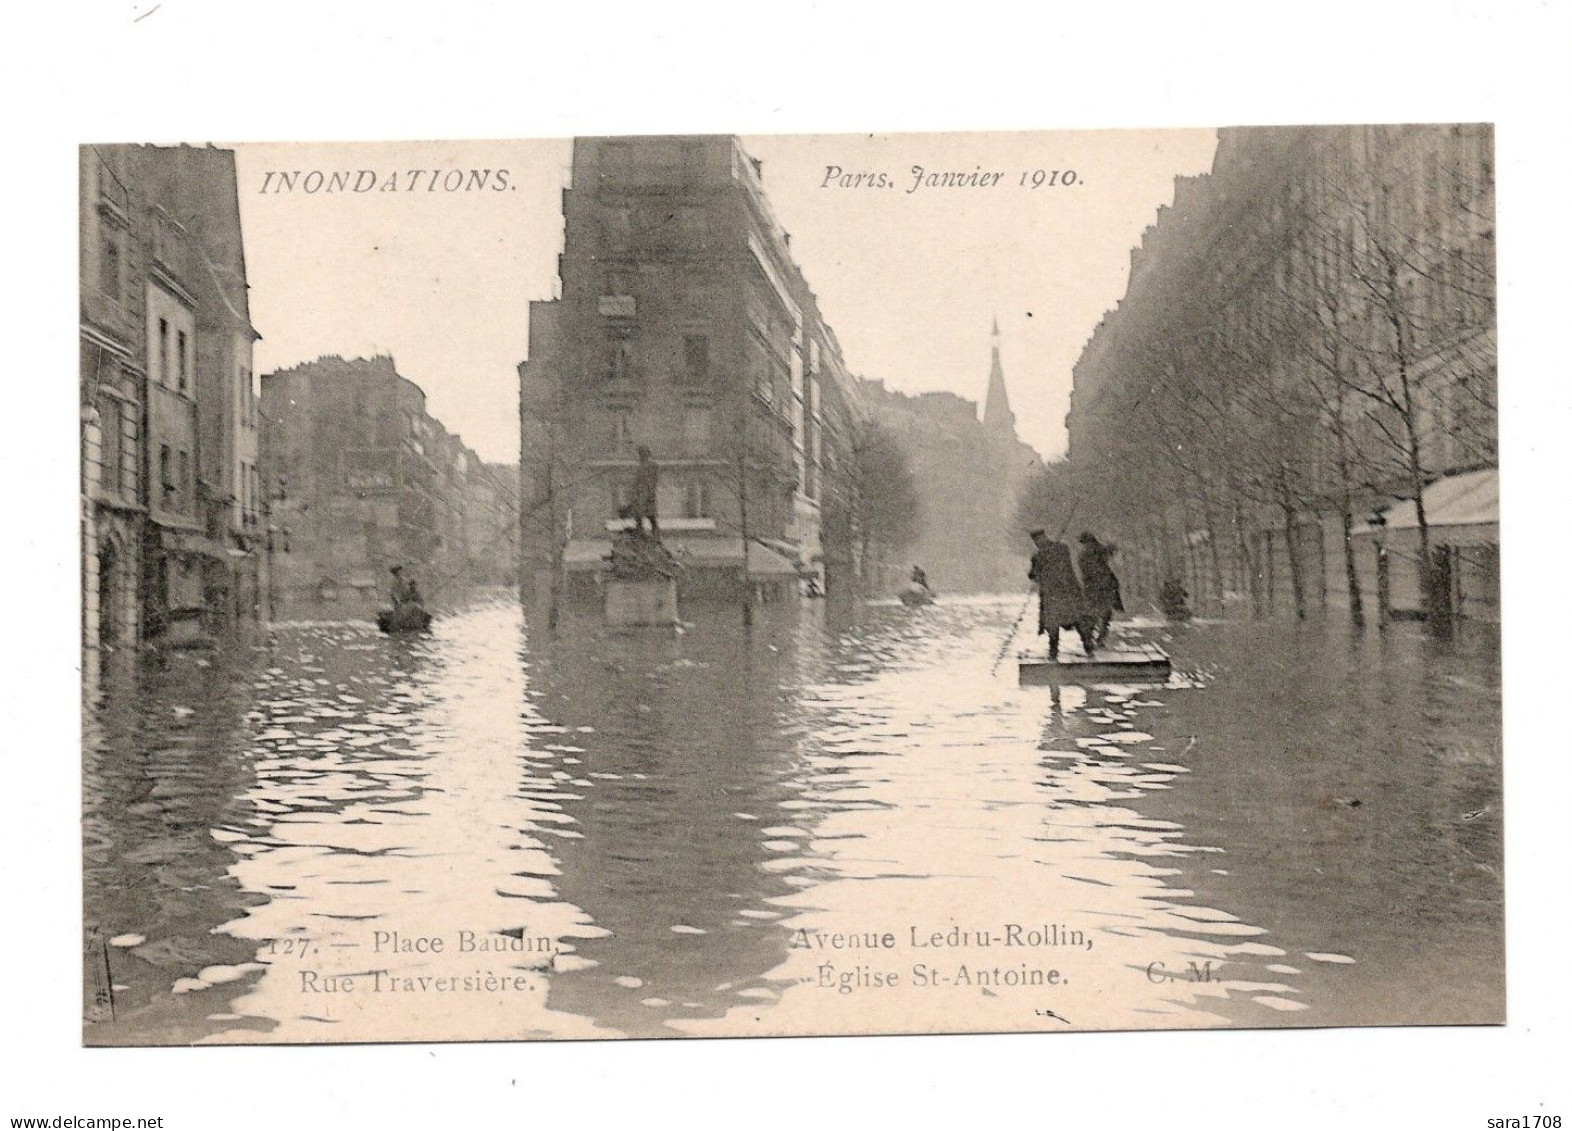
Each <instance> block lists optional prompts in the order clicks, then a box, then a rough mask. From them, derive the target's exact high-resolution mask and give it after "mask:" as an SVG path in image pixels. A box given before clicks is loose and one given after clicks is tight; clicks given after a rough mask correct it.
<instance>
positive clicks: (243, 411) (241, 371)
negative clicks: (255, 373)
mask: <svg viewBox="0 0 1572 1131" xmlns="http://www.w3.org/2000/svg"><path fill="white" fill-rule="evenodd" d="M235 385H236V386H237V388H236V395H237V396H238V397H239V398H240V425H241V427H243V428H255V427H256V426H257V420H256V404H255V398H254V397H253V396H252V394H251V370H249V369H247V368H246V367H245V366H243V365H242V366H240V367H239V368H238V369H237V370H236V372H235Z"/></svg>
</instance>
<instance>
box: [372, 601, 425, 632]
mask: <svg viewBox="0 0 1572 1131" xmlns="http://www.w3.org/2000/svg"><path fill="white" fill-rule="evenodd" d="M377 627H378V628H380V629H381V630H382V631H383V632H386V633H388V634H389V635H392V634H394V633H400V632H425V631H426V630H427V629H429V628H430V627H431V614H430V613H428V612H427V611H426V610H425V609H424V608H422V607H421V606H420V605H401V606H400V607H398V608H396V609H382V610H380V611H379V612H378V613H377Z"/></svg>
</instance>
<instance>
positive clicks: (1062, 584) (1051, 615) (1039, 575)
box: [1026, 530, 1095, 660]
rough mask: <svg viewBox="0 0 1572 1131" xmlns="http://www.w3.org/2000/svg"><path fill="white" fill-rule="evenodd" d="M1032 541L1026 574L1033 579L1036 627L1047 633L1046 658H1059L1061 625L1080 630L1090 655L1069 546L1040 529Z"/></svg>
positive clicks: (1089, 632) (1082, 600)
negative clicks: (1035, 590) (1032, 549)
mask: <svg viewBox="0 0 1572 1131" xmlns="http://www.w3.org/2000/svg"><path fill="white" fill-rule="evenodd" d="M1032 542H1033V544H1034V545H1035V546H1036V547H1037V550H1036V552H1035V553H1033V554H1032V568H1031V569H1030V570H1029V571H1028V572H1027V574H1026V576H1027V577H1028V578H1030V579H1031V580H1032V581H1035V582H1036V583H1037V631H1038V633H1039V634H1042V633H1047V634H1048V658H1049V659H1050V660H1057V659H1058V658H1059V630H1060V629H1061V628H1074V629H1075V630H1076V632H1078V633H1079V634H1080V637H1081V647H1083V648H1084V649H1086V654H1087V655H1088V656H1090V655H1092V654H1093V653H1094V651H1095V649H1094V647H1093V644H1092V625H1091V618H1090V617H1089V616H1088V615H1087V609H1086V598H1085V596H1084V595H1083V594H1082V592H1081V583H1080V582H1079V581H1078V580H1077V579H1076V576H1075V564H1074V563H1073V562H1072V561H1071V559H1070V547H1068V546H1066V545H1065V544H1064V543H1063V542H1058V541H1055V540H1054V539H1052V538H1049V537H1048V534H1047V532H1046V531H1043V530H1034V531H1032Z"/></svg>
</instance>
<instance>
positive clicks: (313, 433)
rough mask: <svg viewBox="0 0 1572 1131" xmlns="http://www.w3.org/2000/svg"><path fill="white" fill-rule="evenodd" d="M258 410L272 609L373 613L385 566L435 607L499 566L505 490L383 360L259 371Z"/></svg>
mask: <svg viewBox="0 0 1572 1131" xmlns="http://www.w3.org/2000/svg"><path fill="white" fill-rule="evenodd" d="M261 415H262V419H263V421H264V422H265V425H266V428H265V431H264V438H263V444H262V461H261V462H262V473H261V479H262V482H263V484H264V485H265V486H264V487H262V488H260V490H262V491H264V492H265V494H266V501H265V510H266V522H267V525H268V529H269V533H270V535H271V540H270V544H271V546H272V550H271V557H272V562H273V574H272V576H273V587H272V590H271V592H270V594H269V598H270V600H271V602H272V603H273V605H274V607H275V609H276V611H277V615H278V616H280V617H281V618H306V619H314V618H319V617H320V618H324V619H336V618H339V617H357V618H358V617H365V616H369V615H371V614H372V613H374V612H375V610H376V609H377V608H378V607H379V606H380V605H383V604H385V603H386V598H387V592H388V590H389V587H390V586H389V582H390V577H389V572H388V571H389V570H390V569H391V568H392V567H393V566H395V565H404V566H407V567H408V568H409V569H410V572H411V573H412V574H413V576H414V577H415V579H416V580H417V582H418V583H419V585H420V587H421V590H422V591H423V593H424V594H425V596H426V597H427V599H428V600H429V601H433V602H439V603H440V602H445V601H451V600H454V599H457V598H458V597H460V596H462V595H463V594H464V593H465V592H466V591H467V590H468V589H469V588H470V586H471V585H473V584H475V583H477V582H480V583H487V582H490V581H491V580H492V578H493V576H494V575H495V574H496V573H497V570H496V568H495V567H494V566H491V564H490V563H488V562H487V560H486V555H487V554H488V552H491V549H492V548H495V547H498V546H500V545H506V544H508V543H511V541H512V537H513V534H512V532H513V530H514V529H515V526H516V514H515V509H514V506H513V504H512V494H511V492H510V491H509V490H507V489H506V485H505V484H504V483H503V482H502V481H501V478H502V477H499V476H496V475H495V474H494V473H492V472H491V471H490V470H488V469H487V468H486V467H485V465H484V464H483V463H482V462H481V460H480V457H479V456H477V455H476V454H475V453H474V452H473V451H471V450H470V449H469V448H468V447H467V446H466V445H465V444H464V442H463V440H462V439H460V437H458V436H457V435H455V434H453V433H451V432H449V431H448V430H447V429H446V428H445V427H444V426H443V425H442V422H441V421H439V420H437V419H436V418H435V417H433V416H431V415H430V413H428V412H427V410H426V395H425V393H424V391H423V390H422V389H421V388H420V386H419V385H417V384H415V383H414V382H413V381H411V380H409V379H408V378H407V377H404V376H402V375H401V374H399V372H398V370H397V369H396V367H395V365H394V362H393V359H392V358H391V357H387V356H379V357H373V358H364V359H362V358H354V359H345V358H342V357H336V356H335V357H323V358H319V359H317V360H316V361H311V362H306V363H304V364H301V365H297V366H294V367H292V368H289V369H282V370H279V371H277V372H274V373H269V374H266V375H264V376H263V378H262V401H261ZM507 564H508V559H507V558H504V559H503V568H506V567H507Z"/></svg>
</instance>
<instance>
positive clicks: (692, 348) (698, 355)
mask: <svg viewBox="0 0 1572 1131" xmlns="http://www.w3.org/2000/svg"><path fill="white" fill-rule="evenodd" d="M682 375H683V379H684V380H687V381H691V382H693V383H694V384H703V383H704V382H706V381H708V380H709V379H710V339H709V337H708V335H705V334H684V335H683V337H682Z"/></svg>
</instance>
